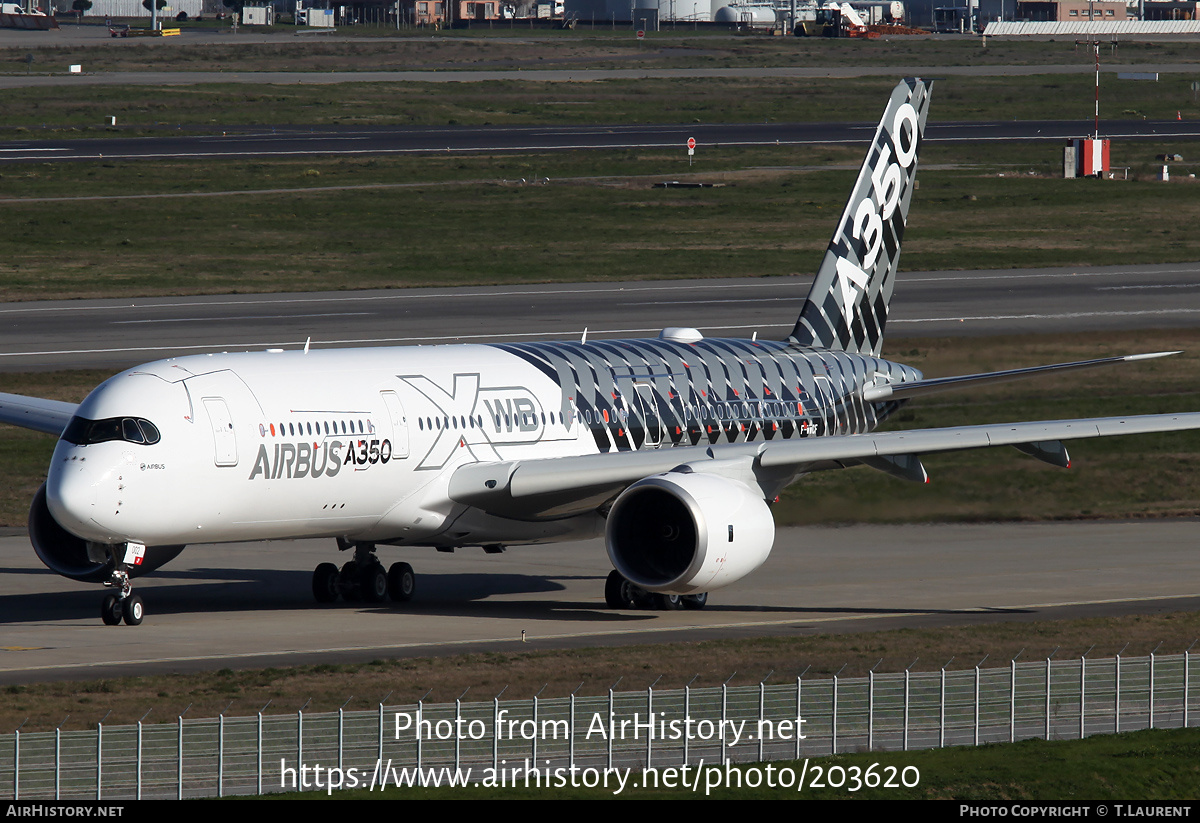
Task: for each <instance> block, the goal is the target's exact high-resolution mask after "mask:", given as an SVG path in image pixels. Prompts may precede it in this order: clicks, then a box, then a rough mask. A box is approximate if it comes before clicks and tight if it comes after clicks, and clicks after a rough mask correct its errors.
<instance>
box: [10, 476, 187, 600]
mask: <svg viewBox="0 0 1200 823" xmlns="http://www.w3.org/2000/svg"><path fill="white" fill-rule="evenodd" d="M29 541H30V542H31V543H33V550H34V551H35V552H37V556H38V558H40V559H41V561H42V562H43V563H45V564H46V568H48V569H50V571H52V572H55V573H56V574H61V575H62V576H63V577H69V578H71V579H72V580H82V581H84V582H86V583H101V582H103V581H105V580H107V579H108V576H109V574H111V573H112V564H111V563H109V562H97V561H96V560H94V559H92V558H91V557H90V556H89V555H88V545H87V541H86V540H83V539H81V538H78V537H76V536H75V535H73V534H71V533H70V532H69V531H67V530H66V529H64V528H63V527H62V526H60V525H59V523H58V521H57V520H55V519H54V515H52V514H50V508H49V506H47V505H46V484H45V483H43V484H42V485H41V487H40V488H39V489H38V490H37V494H35V495H34V496H33V505H31V506H30V507H29ZM183 549H184V547H183V546H147V547H146V553H145V555H144V556H143V558H142V562H141V563H140V564H138V565H137V566H133V567H131V568H130V569H129V576H130V577H140V576H142V575H143V574H148V573H150V572H152V571H154V570H155V569H157V568H159V567H160V566H162V565H163V564H165V563H167V562H168V561H170V560H173V559H174V558H176V557H178V556H179V553H180V552H181V551H183Z"/></svg>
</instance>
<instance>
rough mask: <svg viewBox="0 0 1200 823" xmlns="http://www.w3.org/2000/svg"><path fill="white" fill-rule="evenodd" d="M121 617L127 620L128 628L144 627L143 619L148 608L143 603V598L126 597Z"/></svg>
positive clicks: (134, 595) (132, 595) (135, 596)
mask: <svg viewBox="0 0 1200 823" xmlns="http://www.w3.org/2000/svg"><path fill="white" fill-rule="evenodd" d="M121 616H122V617H124V618H125V625H126V626H140V625H142V618H144V617H145V616H146V606H145V604H143V603H142V598H141V597H139V596H138V595H136V594H131V595H129V597H126V598H125V601H124V602H123V603H122V604H121Z"/></svg>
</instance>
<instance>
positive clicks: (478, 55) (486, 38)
mask: <svg viewBox="0 0 1200 823" xmlns="http://www.w3.org/2000/svg"><path fill="white" fill-rule="evenodd" d="M584 22H586V21H584ZM273 33H274V35H275V38H274V40H273V42H269V43H262V42H257V41H256V42H239V39H238V37H236V36H234V35H229V36H228V37H227V38H221V39H220V40H218V41H217V42H213V38H211V37H210V38H207V42H203V43H197V42H194V41H191V38H190V37H189V34H190V31H189V29H188V27H187V26H185V27H184V34H183V36H181V37H179V38H178V39H175V38H171V39H166V40H161V41H146V40H140V41H139V40H126V41H119V42H102V43H100V44H97V45H82V46H58V45H53V40H52V38H43V39H44V40H47V41H49V42H47V43H45V44H42V43H41V42H38V43H34V44H32V48H30V47H22V48H7V49H0V66H4V67H6V71H7V72H9V73H13V74H21V73H25V72H26V71H27V70H29V71H33V72H58V73H62V72H65V71H66V67H67V66H68V65H70V64H73V63H78V64H82V65H83V66H84V67H85V70H87V71H152V70H155V69H159V68H162V67H163V65H164V63H169V66H170V68H171V69H172V70H175V71H398V70H411V69H417V70H430V69H436V70H463V69H500V70H512V71H516V70H517V69H520V68H526V69H528V68H572V67H580V68H582V67H587V68H727V67H742V68H750V67H764V66H814V67H828V66H905V65H909V66H997V65H1022V66H1038V65H1064V64H1066V65H1070V64H1085V65H1090V64H1091V61H1092V59H1093V56H1092V54H1091V53H1090V52H1089V51H1088V50H1087V49H1085V48H1078V49H1077V48H1076V47H1075V44H1074V38H1073V37H1072V38H1066V37H1064V38H1063V39H1062V40H1061V41H1060V42H1057V43H1055V42H1053V41H1051V42H1049V43H1047V42H1045V41H1029V40H1022V39H1012V40H998V39H996V38H992V39H990V40H989V41H988V42H987V44H986V46H983V45H981V43H980V41H979V40H976V39H960V38H953V39H950V38H936V37H891V38H886V39H880V40H872V41H862V40H837V39H832V40H831V39H825V38H819V37H816V38H787V37H764V36H761V35H746V34H735V33H730V32H723V31H712V32H698V31H694V30H689V29H687V28H685V27H683V26H680V27H679V29H678V30H672V29H670V28H664V30H663V31H660V32H649V33H648V34H647V37H646V38H645V39H644V40H642V41H638V40H637V39H636V38H635V37H634V36H633V32H632V31H630V29H629V27H628V26H627V25H626V26H624V27H617V28H615V29H609V28H608V27H604V28H601V27H597V28H596V29H594V30H593V29H590V28H589V27H588V26H583V27H581V28H580V29H578V30H576V31H550V32H548V31H533V30H528V29H520V28H516V27H514V28H508V27H503V28H501V27H497V28H494V29H491V30H488V29H484V28H475V29H470V30H454V31H448V32H433V31H430V30H428V29H425V30H405V31H401V32H396V31H394V30H387V29H382V28H381V29H375V30H374V31H367V30H366V29H365V28H362V29H355V28H349V29H346V28H343V29H339V31H338V35H339V36H338V37H337V38H332V39H331V40H326V41H320V40H316V39H313V38H297V37H294V36H292V35H293V33H294V29H292V28H291V27H288V26H280V27H276V29H275V31H274V32H273ZM347 33H349V34H350V36H349V37H347V36H346V35H347ZM355 35H357V36H355ZM30 53H32V54H33V55H34V62H33V63H32V64H27V63H26V55H28V54H30ZM1103 60H1104V63H1105V64H1106V65H1125V64H1136V63H1193V62H1200V48H1198V47H1197V44H1195V43H1190V42H1132V41H1129V42H1123V43H1121V44H1120V46H1119V48H1118V50H1117V51H1116V52H1115V53H1112V51H1111V49H1110V48H1109V47H1108V44H1107V43H1106V44H1105V49H1104V55H1103Z"/></svg>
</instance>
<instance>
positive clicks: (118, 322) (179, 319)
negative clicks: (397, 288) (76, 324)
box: [109, 311, 375, 326]
mask: <svg viewBox="0 0 1200 823" xmlns="http://www.w3.org/2000/svg"><path fill="white" fill-rule="evenodd" d="M374 314H375V312H370V311H342V312H326V313H324V314H248V315H239V316H236V317H167V318H163V319H161V320H110V321H109V323H110V324H111V325H114V326H122V325H135V324H139V323H213V322H217V321H222V322H228V321H230V320H239V321H240V320H280V319H287V320H292V319H299V318H302V317H370V316H372V315H374Z"/></svg>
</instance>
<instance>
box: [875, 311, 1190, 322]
mask: <svg viewBox="0 0 1200 823" xmlns="http://www.w3.org/2000/svg"><path fill="white" fill-rule="evenodd" d="M1166 314H1200V309H1146V310H1144V311H1079V312H1062V313H1060V314H992V315H962V316H959V317H917V318H910V319H907V320H905V319H902V318H899V317H893V318H890V319H889V320H888V322H889V323H953V322H955V321H958V322H964V321H967V320H978V321H989V320H1071V319H1074V318H1077V317H1159V316H1162V315H1166Z"/></svg>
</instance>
